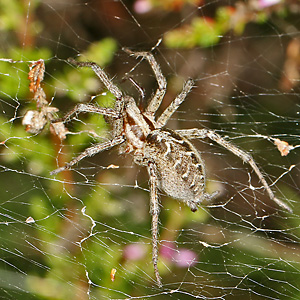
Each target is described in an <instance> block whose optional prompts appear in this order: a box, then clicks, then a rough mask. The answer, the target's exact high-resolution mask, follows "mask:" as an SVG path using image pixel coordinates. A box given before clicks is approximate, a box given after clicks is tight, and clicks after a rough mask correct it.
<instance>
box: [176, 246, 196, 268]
mask: <svg viewBox="0 0 300 300" xmlns="http://www.w3.org/2000/svg"><path fill="white" fill-rule="evenodd" d="M173 260H174V261H175V264H176V265H177V266H178V267H182V268H186V267H191V266H194V265H195V264H196V263H197V260H198V258H197V254H196V252H194V251H192V250H189V249H186V248H181V249H179V251H176V252H175V253H174V255H173Z"/></svg>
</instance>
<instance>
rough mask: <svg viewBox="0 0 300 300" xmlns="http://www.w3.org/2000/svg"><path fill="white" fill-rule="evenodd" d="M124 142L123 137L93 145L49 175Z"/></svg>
mask: <svg viewBox="0 0 300 300" xmlns="http://www.w3.org/2000/svg"><path fill="white" fill-rule="evenodd" d="M124 141H125V137H124V136H117V137H115V138H114V139H112V140H111V141H108V142H104V143H99V144H96V145H93V146H91V147H89V148H87V149H85V150H84V151H83V152H82V153H81V154H80V155H78V156H77V157H75V158H73V159H72V160H71V161H70V162H69V163H67V164H65V165H64V166H63V167H60V168H57V169H56V170H54V171H52V172H51V173H50V175H55V174H57V173H59V172H61V171H64V170H67V169H70V168H71V167H72V166H73V165H75V164H77V163H78V162H79V161H80V160H82V159H84V158H85V157H90V156H93V155H95V154H97V153H99V152H102V151H104V150H108V149H110V148H112V147H114V146H117V145H120V144H122V143H123V142H124Z"/></svg>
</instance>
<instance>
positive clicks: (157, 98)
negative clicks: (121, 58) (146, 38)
mask: <svg viewBox="0 0 300 300" xmlns="http://www.w3.org/2000/svg"><path fill="white" fill-rule="evenodd" d="M123 50H124V51H125V52H127V53H128V54H129V55H132V56H135V57H137V58H138V57H143V58H145V59H147V61H148V63H149V65H150V66H151V68H152V70H153V72H154V75H155V78H156V81H157V84H158V88H157V90H156V92H155V94H154V96H153V97H152V99H151V100H150V102H149V103H148V105H147V107H146V109H145V112H146V113H148V114H150V115H153V114H154V113H155V112H156V111H157V110H158V108H159V106H160V104H161V102H162V99H163V97H164V96H165V93H166V89H167V80H166V78H165V76H164V75H163V74H162V71H161V69H160V66H159V64H158V63H157V61H156V59H155V58H154V56H153V54H152V53H150V52H145V51H141V52H139V51H137V52H135V51H131V50H130V49H128V48H123Z"/></svg>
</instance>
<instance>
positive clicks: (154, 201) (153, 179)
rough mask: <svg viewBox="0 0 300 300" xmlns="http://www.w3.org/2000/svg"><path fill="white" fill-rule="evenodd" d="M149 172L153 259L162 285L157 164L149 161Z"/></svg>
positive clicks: (157, 278) (160, 285) (159, 283)
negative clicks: (159, 252)
mask: <svg viewBox="0 0 300 300" xmlns="http://www.w3.org/2000/svg"><path fill="white" fill-rule="evenodd" d="M148 172H149V177H150V213H151V215H152V226H151V230H152V260H153V267H154V274H155V277H156V281H157V285H158V286H159V287H162V283H161V278H160V275H159V272H158V267H157V261H158V215H159V201H158V179H157V176H156V174H155V166H154V164H153V163H149V165H148Z"/></svg>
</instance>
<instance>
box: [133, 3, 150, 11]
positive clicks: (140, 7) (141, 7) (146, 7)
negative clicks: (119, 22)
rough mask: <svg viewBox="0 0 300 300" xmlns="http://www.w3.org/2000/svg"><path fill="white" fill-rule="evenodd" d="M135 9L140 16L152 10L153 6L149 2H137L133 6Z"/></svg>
mask: <svg viewBox="0 0 300 300" xmlns="http://www.w3.org/2000/svg"><path fill="white" fill-rule="evenodd" d="M133 9H134V11H135V12H137V13H138V14H145V13H147V12H149V11H150V10H151V9H152V5H151V3H150V1H148V0H137V1H135V3H134V5H133Z"/></svg>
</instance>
